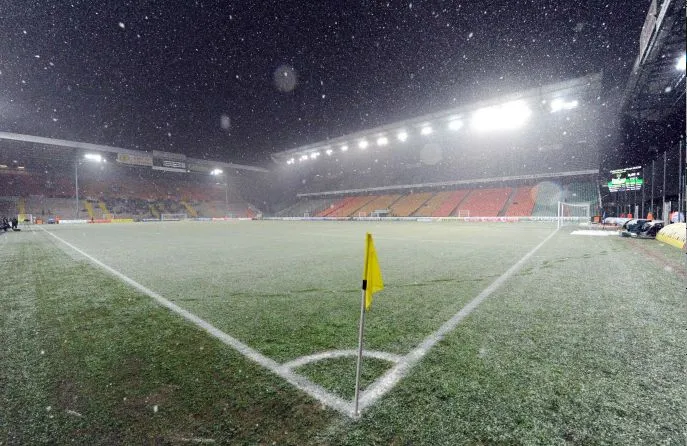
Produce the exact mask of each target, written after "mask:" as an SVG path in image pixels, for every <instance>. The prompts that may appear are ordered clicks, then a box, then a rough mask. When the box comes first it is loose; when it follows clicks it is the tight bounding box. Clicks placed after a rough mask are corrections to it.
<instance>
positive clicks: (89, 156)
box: [83, 153, 103, 163]
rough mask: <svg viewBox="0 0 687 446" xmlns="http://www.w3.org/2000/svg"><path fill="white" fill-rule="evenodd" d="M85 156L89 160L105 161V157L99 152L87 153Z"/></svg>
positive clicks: (95, 161)
mask: <svg viewBox="0 0 687 446" xmlns="http://www.w3.org/2000/svg"><path fill="white" fill-rule="evenodd" d="M83 158H84V159H85V160H88V161H93V162H94V163H101V162H102V161H103V157H102V156H101V155H100V154H98V153H87V154H85V155H84V156H83Z"/></svg>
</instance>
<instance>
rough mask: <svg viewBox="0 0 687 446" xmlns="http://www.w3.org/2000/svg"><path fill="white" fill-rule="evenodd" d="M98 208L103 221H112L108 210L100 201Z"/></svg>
mask: <svg viewBox="0 0 687 446" xmlns="http://www.w3.org/2000/svg"><path fill="white" fill-rule="evenodd" d="M98 207H99V208H100V210H101V211H102V212H103V218H104V219H107V220H110V219H112V213H111V212H110V211H109V210H107V206H106V205H105V202H103V201H102V200H100V201H98Z"/></svg>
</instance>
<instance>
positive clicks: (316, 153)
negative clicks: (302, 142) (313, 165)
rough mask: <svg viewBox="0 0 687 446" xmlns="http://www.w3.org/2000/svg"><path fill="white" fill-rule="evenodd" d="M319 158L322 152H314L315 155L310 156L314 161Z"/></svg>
mask: <svg viewBox="0 0 687 446" xmlns="http://www.w3.org/2000/svg"><path fill="white" fill-rule="evenodd" d="M318 156H320V152H313V153H311V154H310V159H311V160H314V159H315V158H317V157H318Z"/></svg>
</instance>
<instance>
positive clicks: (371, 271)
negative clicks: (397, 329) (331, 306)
mask: <svg viewBox="0 0 687 446" xmlns="http://www.w3.org/2000/svg"><path fill="white" fill-rule="evenodd" d="M383 289H384V281H383V280H382V270H381V269H379V262H378V261H377V251H375V245H374V242H373V241H372V234H370V233H369V232H368V233H367V238H366V240H365V269H364V271H363V291H365V311H369V310H370V306H372V295H373V294H374V293H376V292H377V291H381V290H383Z"/></svg>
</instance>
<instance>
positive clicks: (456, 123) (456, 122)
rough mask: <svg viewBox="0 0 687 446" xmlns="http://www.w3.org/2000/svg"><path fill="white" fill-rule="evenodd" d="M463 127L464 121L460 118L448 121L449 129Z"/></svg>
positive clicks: (454, 129)
mask: <svg viewBox="0 0 687 446" xmlns="http://www.w3.org/2000/svg"><path fill="white" fill-rule="evenodd" d="M462 127H463V121H461V120H460V119H453V120H452V121H450V122H449V123H448V129H449V130H452V131H454V132H455V131H458V130H460V129H461V128H462Z"/></svg>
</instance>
